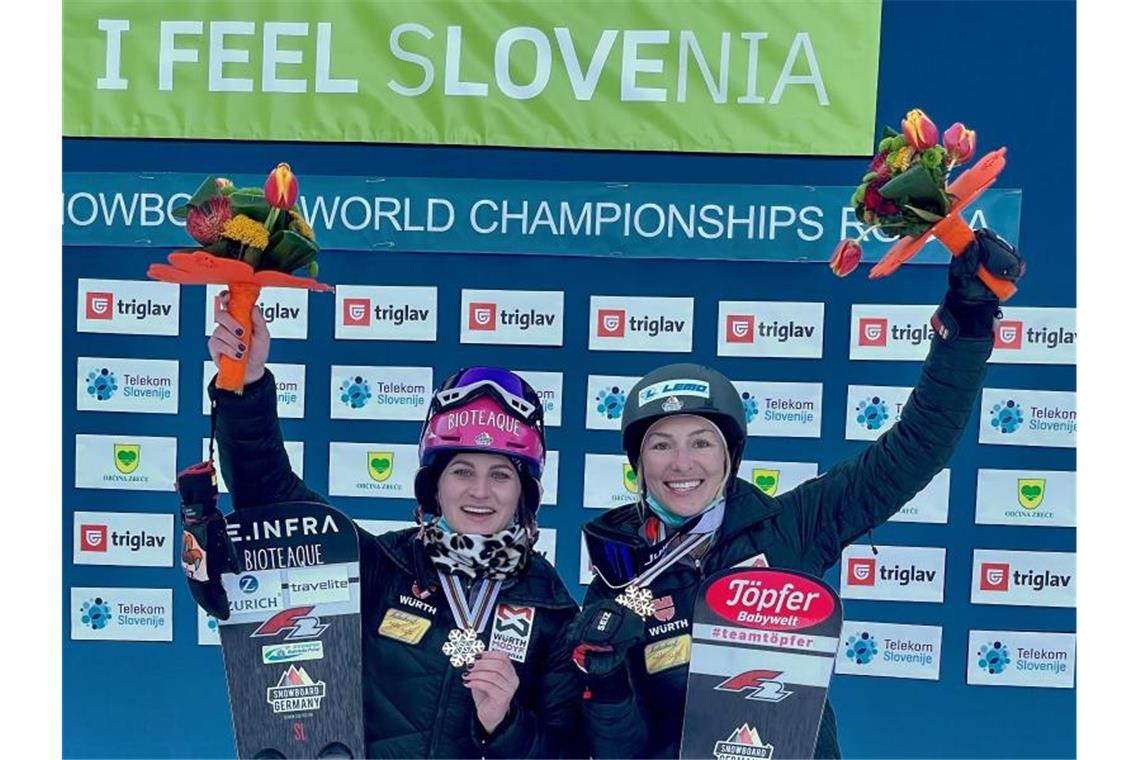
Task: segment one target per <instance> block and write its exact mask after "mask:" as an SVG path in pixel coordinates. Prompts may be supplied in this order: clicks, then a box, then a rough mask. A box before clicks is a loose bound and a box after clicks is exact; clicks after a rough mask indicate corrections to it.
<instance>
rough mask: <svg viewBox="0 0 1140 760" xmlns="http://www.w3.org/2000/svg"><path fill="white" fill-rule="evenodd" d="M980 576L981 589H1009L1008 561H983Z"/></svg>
mask: <svg viewBox="0 0 1140 760" xmlns="http://www.w3.org/2000/svg"><path fill="white" fill-rule="evenodd" d="M981 576H982V580H981V584H980V586H979V588H981V590H982V591H1009V563H1007V562H983V563H982V570H981Z"/></svg>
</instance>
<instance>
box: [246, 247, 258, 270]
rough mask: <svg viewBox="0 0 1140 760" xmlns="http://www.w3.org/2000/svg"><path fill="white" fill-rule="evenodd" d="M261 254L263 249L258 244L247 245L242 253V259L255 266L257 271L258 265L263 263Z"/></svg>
mask: <svg viewBox="0 0 1140 760" xmlns="http://www.w3.org/2000/svg"><path fill="white" fill-rule="evenodd" d="M261 254H262V250H261V249H260V248H258V247H257V246H255V245H247V246H246V247H245V251H244V252H243V253H242V257H241V260H242V261H244V262H245V263H246V264H249V265H250V266H251V267H253V269H254V271H257V269H259V267H258V265H259V264H260V263H261Z"/></svg>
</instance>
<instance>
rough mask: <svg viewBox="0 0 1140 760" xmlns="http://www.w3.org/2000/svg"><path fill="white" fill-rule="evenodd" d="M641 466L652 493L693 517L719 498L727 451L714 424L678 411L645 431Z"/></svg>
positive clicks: (672, 509) (671, 508)
mask: <svg viewBox="0 0 1140 760" xmlns="http://www.w3.org/2000/svg"><path fill="white" fill-rule="evenodd" d="M640 465H641V471H642V475H643V477H644V478H645V485H646V486H647V487H648V488H649V492H650V493H651V494H653V496H654V497H656V499H657V500H658V501H659V502H660V503H661V504H663V505H664V506H665V508H666V509H668V510H669V511H670V512H672V513H673V514H675V515H681V516H684V517H691V516H693V515H696V514H699V513H700V512H701V510H702V509H704V508H705V507H707V506H708V505H709V504H710V503H712V501H713V499H715V498H716V496H717V493H718V491H719V490H720V487H721V484H722V483H723V482H724V475H725V468H726V466H727V453H726V452H725V447H724V442H723V438H722V437H721V435H720V431H719V430H717V429H716V426H715V425H713V424H712V423H711V422H709V421H708V420H706V419H705V418H703V417H698V416H696V415H692V414H677V415H672V416H669V417H664V418H662V419H660V420H658V421H657V422H655V423H654V424H653V425H652V426H651V427H650V428H649V430H648V431H646V433H645V438H644V439H643V440H642V442H641V462H640Z"/></svg>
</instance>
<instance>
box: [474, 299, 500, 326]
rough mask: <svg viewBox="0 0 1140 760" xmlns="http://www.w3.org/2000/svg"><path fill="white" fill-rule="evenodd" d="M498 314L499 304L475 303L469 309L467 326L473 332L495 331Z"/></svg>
mask: <svg viewBox="0 0 1140 760" xmlns="http://www.w3.org/2000/svg"><path fill="white" fill-rule="evenodd" d="M497 312H498V305H497V304H493V303H474V302H473V303H471V304H470V306H468V308H467V326H468V327H469V328H471V329H472V330H494V329H495V327H496V326H497V320H496V319H495V315H496V313H497Z"/></svg>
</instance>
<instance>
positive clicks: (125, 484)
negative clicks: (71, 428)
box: [75, 433, 178, 492]
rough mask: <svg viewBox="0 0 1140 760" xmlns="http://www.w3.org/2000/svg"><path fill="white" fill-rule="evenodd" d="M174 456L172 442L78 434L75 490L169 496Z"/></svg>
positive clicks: (141, 437) (176, 447)
mask: <svg viewBox="0 0 1140 760" xmlns="http://www.w3.org/2000/svg"><path fill="white" fill-rule="evenodd" d="M177 456H178V440H177V439H176V438H168V437H156V436H140V435H87V434H84V433H78V434H76V436H75V487H76V488H119V489H123V490H127V491H165V492H169V491H170V490H171V489H172V488H173V487H174V476H175V469H174V464H175V462H176V461H177Z"/></svg>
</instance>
